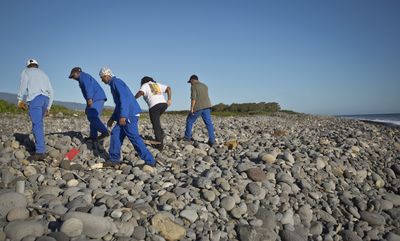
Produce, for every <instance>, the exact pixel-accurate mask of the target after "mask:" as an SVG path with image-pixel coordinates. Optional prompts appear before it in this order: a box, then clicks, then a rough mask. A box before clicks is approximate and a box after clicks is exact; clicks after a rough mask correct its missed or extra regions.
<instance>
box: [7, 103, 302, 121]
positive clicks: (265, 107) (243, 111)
mask: <svg viewBox="0 0 400 241" xmlns="http://www.w3.org/2000/svg"><path fill="white" fill-rule="evenodd" d="M113 111H114V109H113V108H105V109H104V110H103V114H102V116H104V117H107V118H109V117H110V116H111V115H112V113H113ZM24 112H25V111H23V110H20V109H18V108H17V106H16V105H15V104H12V103H9V102H7V101H4V100H0V113H11V114H21V113H24ZM59 113H62V114H63V116H72V115H75V116H84V114H85V113H84V111H77V110H71V109H68V108H66V107H64V106H60V105H53V106H52V108H51V110H50V114H52V115H54V116H56V117H57V114H59ZM167 113H168V114H174V115H187V114H188V113H189V111H187V110H181V111H168V112H167ZM280 113H286V114H298V113H296V112H294V111H291V110H281V107H280V106H279V104H278V103H276V102H271V103H265V102H261V103H243V104H236V103H233V104H231V105H225V104H222V103H221V104H218V105H215V106H213V107H212V115H214V116H221V117H224V116H247V115H278V114H280ZM141 118H148V115H146V113H143V114H142V115H141Z"/></svg>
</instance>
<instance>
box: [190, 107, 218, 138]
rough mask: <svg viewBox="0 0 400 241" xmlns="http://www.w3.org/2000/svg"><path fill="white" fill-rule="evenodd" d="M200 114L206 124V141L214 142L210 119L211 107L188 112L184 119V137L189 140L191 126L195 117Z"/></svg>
mask: <svg viewBox="0 0 400 241" xmlns="http://www.w3.org/2000/svg"><path fill="white" fill-rule="evenodd" d="M199 116H201V118H202V119H203V121H204V124H206V127H207V131H208V142H209V143H210V144H214V143H215V135H214V126H213V122H212V119H211V109H210V108H207V109H203V110H198V111H196V112H194V113H193V114H191V113H189V115H188V117H187V119H186V131H185V139H187V140H190V139H191V138H192V128H193V124H194V123H195V122H196V120H197V118H198V117H199Z"/></svg>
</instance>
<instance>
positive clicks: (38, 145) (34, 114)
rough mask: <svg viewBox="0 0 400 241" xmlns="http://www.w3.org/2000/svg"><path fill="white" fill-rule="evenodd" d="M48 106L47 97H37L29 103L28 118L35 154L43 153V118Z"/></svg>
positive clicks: (44, 145)
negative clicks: (33, 139) (30, 124)
mask: <svg viewBox="0 0 400 241" xmlns="http://www.w3.org/2000/svg"><path fill="white" fill-rule="evenodd" d="M48 106H49V97H47V96H44V95H38V96H36V97H35V98H34V99H33V100H31V101H30V102H29V117H30V118H31V121H32V132H33V136H34V137H35V149H36V153H40V154H42V153H45V152H46V144H45V140H44V128H43V118H44V116H45V114H46V110H47V107H48Z"/></svg>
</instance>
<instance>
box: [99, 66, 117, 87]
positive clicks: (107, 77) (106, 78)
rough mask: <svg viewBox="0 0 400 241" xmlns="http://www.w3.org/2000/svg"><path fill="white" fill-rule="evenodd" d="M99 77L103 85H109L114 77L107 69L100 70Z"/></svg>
mask: <svg viewBox="0 0 400 241" xmlns="http://www.w3.org/2000/svg"><path fill="white" fill-rule="evenodd" d="M99 75H100V78H101V80H102V81H103V82H104V84H108V83H110V81H111V79H112V77H113V76H114V75H113V73H112V71H111V69H110V68H108V67H103V68H101V69H100V72H99Z"/></svg>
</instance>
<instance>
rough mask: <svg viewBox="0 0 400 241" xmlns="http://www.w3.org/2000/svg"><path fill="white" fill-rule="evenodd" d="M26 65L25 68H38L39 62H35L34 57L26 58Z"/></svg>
mask: <svg viewBox="0 0 400 241" xmlns="http://www.w3.org/2000/svg"><path fill="white" fill-rule="evenodd" d="M26 67H27V68H39V63H38V62H37V60H36V59H28V61H27V62H26Z"/></svg>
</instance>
